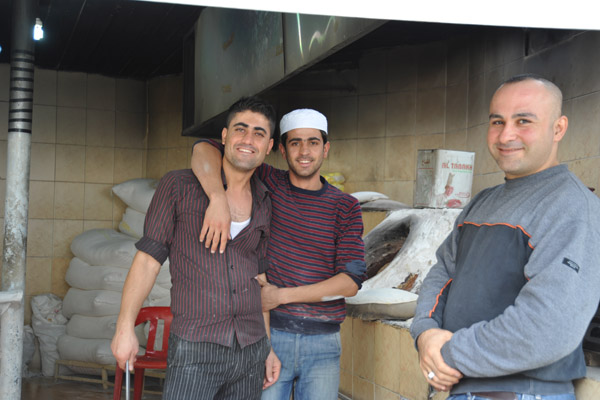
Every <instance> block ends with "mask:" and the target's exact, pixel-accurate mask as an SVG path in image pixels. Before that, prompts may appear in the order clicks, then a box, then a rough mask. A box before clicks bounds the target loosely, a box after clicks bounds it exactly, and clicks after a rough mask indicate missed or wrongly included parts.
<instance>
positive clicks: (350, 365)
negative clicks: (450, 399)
mask: <svg viewBox="0 0 600 400" xmlns="http://www.w3.org/2000/svg"><path fill="white" fill-rule="evenodd" d="M340 336H341V339H342V356H341V358H340V368H341V373H340V393H342V394H343V395H345V396H347V397H349V398H351V399H353V400H405V399H410V400H443V399H445V398H446V397H447V396H448V393H447V392H438V393H435V394H434V395H433V397H432V398H430V397H429V395H430V388H429V385H428V384H427V381H426V380H425V377H424V376H423V373H422V372H421V369H420V367H419V356H418V354H417V351H416V350H415V345H414V341H413V340H412V338H411V336H410V333H409V331H408V329H407V328H404V327H399V326H393V325H391V324H386V323H382V322H381V321H363V320H360V319H354V318H346V320H345V321H344V323H343V324H342V329H341V332H340ZM599 390H600V381H599V380H598V379H597V378H594V379H590V378H586V379H580V380H578V381H576V382H575V395H576V397H577V400H595V399H597V398H598V393H600V392H599Z"/></svg>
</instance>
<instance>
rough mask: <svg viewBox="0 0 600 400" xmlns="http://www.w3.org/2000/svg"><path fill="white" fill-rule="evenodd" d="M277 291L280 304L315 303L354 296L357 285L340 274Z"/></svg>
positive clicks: (346, 276)
mask: <svg viewBox="0 0 600 400" xmlns="http://www.w3.org/2000/svg"><path fill="white" fill-rule="evenodd" d="M279 291H280V294H279V295H280V300H281V304H289V303H317V302H320V301H328V300H333V299H335V298H339V297H351V296H354V295H355V294H356V292H357V291H358V285H357V284H356V282H354V281H353V280H352V278H350V277H349V276H348V275H346V274H344V273H340V274H337V275H335V276H332V277H331V278H329V279H326V280H324V281H321V282H318V283H314V284H312V285H306V286H297V287H290V288H280V289H279Z"/></svg>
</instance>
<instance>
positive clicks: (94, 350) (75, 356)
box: [58, 335, 143, 364]
mask: <svg viewBox="0 0 600 400" xmlns="http://www.w3.org/2000/svg"><path fill="white" fill-rule="evenodd" d="M58 354H60V358H61V359H63V360H75V361H86V362H95V363H98V364H115V363H116V360H115V357H114V356H113V355H112V351H111V350H110V339H82V338H77V337H73V336H69V335H63V336H61V337H60V338H58ZM142 354H143V352H142Z"/></svg>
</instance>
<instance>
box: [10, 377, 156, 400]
mask: <svg viewBox="0 0 600 400" xmlns="http://www.w3.org/2000/svg"><path fill="white" fill-rule="evenodd" d="M147 384H150V385H153V382H152V380H151V379H150V381H147ZM131 385H132V387H133V381H132V382H131ZM153 388H154V387H153ZM158 389H159V390H160V388H158ZM112 398H113V388H112V387H108V388H107V389H103V388H102V384H100V383H86V382H75V381H68V380H61V379H58V380H56V381H55V380H54V378H52V377H44V376H40V377H34V378H23V385H22V387H21V400H40V399H43V400H71V399H77V400H80V399H81V400H110V399H112ZM130 398H132V399H133V391H132V392H131V396H130ZM161 398H162V396H161V395H160V394H149V393H145V394H144V396H142V399H143V400H158V399H161ZM121 399H123V400H125V384H124V383H123V391H122V392H121Z"/></svg>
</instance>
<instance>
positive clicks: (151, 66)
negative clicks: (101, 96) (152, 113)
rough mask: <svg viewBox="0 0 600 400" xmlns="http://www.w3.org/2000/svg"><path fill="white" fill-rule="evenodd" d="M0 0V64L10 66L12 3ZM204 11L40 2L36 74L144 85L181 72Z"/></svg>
mask: <svg viewBox="0 0 600 400" xmlns="http://www.w3.org/2000/svg"><path fill="white" fill-rule="evenodd" d="M14 1H19V0H0V46H2V52H1V53H0V63H8V62H10V36H11V28H10V27H11V19H12V3H13V2H14ZM203 8H204V7H195V6H186V5H177V4H166V3H154V2H145V1H124V0H39V6H38V12H37V13H36V15H37V16H38V17H39V18H40V19H41V20H42V22H43V24H44V39H43V40H41V41H39V42H36V43H35V64H36V66H38V67H40V68H48V69H56V70H65V71H82V72H88V73H97V74H102V75H107V76H112V77H126V78H135V79H148V78H152V77H154V76H158V75H166V74H171V73H178V72H181V60H182V43H183V37H184V35H186V34H187V33H188V32H189V31H190V29H191V28H192V27H193V25H194V24H195V23H196V20H197V19H198V16H199V15H200V12H201V11H202V9H203Z"/></svg>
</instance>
